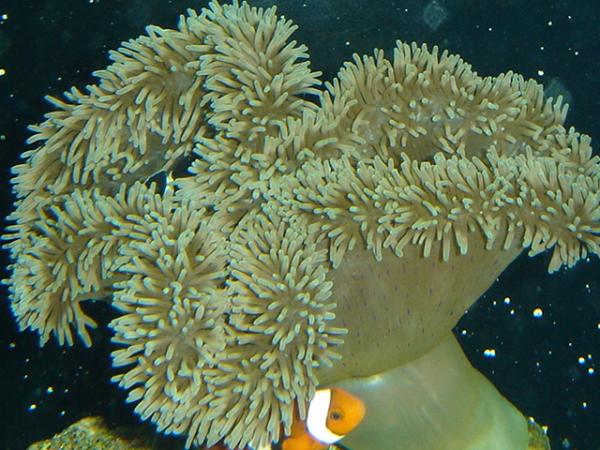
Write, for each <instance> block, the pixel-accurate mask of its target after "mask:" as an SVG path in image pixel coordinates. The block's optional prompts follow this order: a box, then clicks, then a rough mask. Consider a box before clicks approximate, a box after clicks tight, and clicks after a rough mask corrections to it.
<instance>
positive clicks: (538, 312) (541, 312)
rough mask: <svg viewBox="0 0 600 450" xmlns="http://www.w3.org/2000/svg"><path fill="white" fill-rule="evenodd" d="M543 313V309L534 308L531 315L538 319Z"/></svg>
mask: <svg viewBox="0 0 600 450" xmlns="http://www.w3.org/2000/svg"><path fill="white" fill-rule="evenodd" d="M543 315H544V311H542V308H535V309H534V310H533V317H535V318H536V319H539V318H540V317H542V316H543Z"/></svg>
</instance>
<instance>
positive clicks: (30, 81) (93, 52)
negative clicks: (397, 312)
mask: <svg viewBox="0 0 600 450" xmlns="http://www.w3.org/2000/svg"><path fill="white" fill-rule="evenodd" d="M255 3H258V4H260V5H263V6H264V5H270V4H272V3H273V2H270V1H265V0H262V1H259V2H255ZM277 3H278V5H279V8H280V11H281V12H283V13H285V15H286V16H287V17H288V18H291V19H293V20H294V21H295V22H296V23H297V24H299V25H300V27H301V29H300V31H299V32H297V33H296V34H295V38H296V39H298V40H299V41H303V42H305V43H306V44H308V46H309V48H310V53H311V55H312V63H313V67H314V68H317V69H319V70H322V71H323V72H324V73H325V76H324V78H325V79H328V78H331V77H332V76H333V75H334V74H335V72H336V71H337V68H338V67H339V65H340V64H341V63H342V61H345V60H348V59H349V58H350V56H351V54H352V53H353V52H359V53H370V52H371V51H372V49H373V48H374V47H379V48H383V49H385V50H389V49H391V48H393V46H394V42H395V40H396V39H398V38H400V39H402V40H405V41H412V40H415V41H418V42H427V43H428V44H438V45H439V46H440V47H442V48H447V49H449V50H450V51H451V52H455V53H459V54H461V55H462V56H463V58H465V59H466V60H467V61H468V62H470V63H471V64H473V66H474V67H475V69H476V70H477V71H478V72H479V73H480V74H483V75H495V74H497V73H499V72H504V71H507V70H514V71H516V72H520V73H522V74H523V75H525V76H526V77H532V78H535V79H537V80H538V81H540V82H542V83H544V84H545V85H546V86H548V87H549V89H551V90H552V91H553V92H555V93H562V94H563V95H565V96H566V97H567V98H568V99H569V101H570V102H571V105H572V106H571V109H570V112H569V116H568V119H567V122H568V124H570V125H574V126H576V127H577V129H578V130H579V131H581V132H585V133H587V134H590V135H591V136H592V138H593V142H594V143H595V144H594V146H595V150H596V153H598V149H599V147H598V142H599V141H600V121H599V120H598V117H599V115H598V110H599V109H600V81H599V80H600V57H599V56H600V31H599V30H600V27H599V26H598V24H599V23H600V2H599V1H598V0H594V1H581V0H577V1H567V0H550V1H519V0H497V1H493V0H487V1H479V0H472V1H466V0H462V1H459V0H435V1H433V2H427V1H417V0H408V1H389V0H388V1H378V0H370V1H366V0H350V1H349V0H345V1H341V0H304V1H300V0H282V1H279V2H277ZM205 4H206V2H205V1H193V0H186V1H183V0H173V1H165V0H60V1H58V0H20V1H16V0H9V1H7V0H2V1H1V3H0V73H2V69H4V71H5V73H4V74H3V75H0V150H1V153H0V155H1V157H2V159H3V160H2V162H1V167H0V180H1V182H2V186H1V189H2V190H1V194H0V199H1V202H0V203H1V204H0V206H1V208H2V209H1V210H0V216H5V215H6V213H7V212H8V210H9V208H10V203H11V201H12V200H11V197H10V194H9V188H8V181H7V180H8V178H9V168H10V167H11V166H12V165H13V164H14V163H15V162H16V161H17V157H18V154H19V153H20V152H21V151H22V150H23V149H24V148H25V147H24V141H25V139H26V137H27V131H26V126H27V124H29V123H35V122H39V121H40V120H41V116H42V114H43V113H44V112H46V111H47V110H48V105H47V104H46V103H45V102H44V101H43V96H44V95H46V94H53V95H57V94H59V93H61V92H62V91H64V90H66V89H68V88H69V87H70V86H71V85H77V86H79V87H83V86H84V85H85V84H86V83H91V82H93V81H94V80H93V78H92V77H91V72H92V71H93V70H96V69H100V68H102V67H104V66H105V65H106V64H107V59H106V55H107V51H108V50H109V49H111V48H116V47H117V46H118V44H119V42H120V41H122V40H124V39H127V38H130V37H134V36H136V35H138V34H140V33H142V32H143V27H144V25H145V24H148V23H154V24H158V25H161V26H166V27H174V26H175V24H176V21H177V18H178V15H179V14H181V13H183V12H184V11H185V9H186V8H187V7H194V8H195V9H199V8H200V7H202V6H204V5H205ZM388 55H389V53H388ZM1 258H2V267H5V266H6V263H7V261H6V255H4V254H2V255H1ZM548 261H549V255H547V254H543V255H540V256H538V257H536V258H533V259H529V258H527V257H526V256H524V257H521V258H520V259H518V260H517V261H516V262H515V263H514V264H513V265H512V266H511V267H510V268H509V269H508V270H507V271H506V272H505V273H504V274H503V275H502V277H501V278H500V279H499V280H498V282H497V283H496V284H495V285H494V286H493V287H492V288H491V289H490V291H489V292H488V293H487V294H486V295H485V296H484V297H483V298H482V299H481V300H480V301H479V302H478V304H477V305H476V306H475V307H474V308H473V309H472V310H471V311H470V312H469V313H468V314H467V315H466V316H465V318H464V319H463V320H462V321H461V322H460V324H459V326H458V327H457V329H456V332H457V334H458V335H459V337H460V340H461V342H462V343H463V346H464V348H465V351H466V353H467V354H468V356H469V357H470V359H471V361H472V362H473V364H474V365H475V366H476V367H478V368H479V369H480V370H482V371H483V372H484V373H485V374H486V375H487V376H488V377H489V378H490V379H491V380H492V381H493V382H494V383H495V384H496V386H497V387H498V388H499V389H500V391H502V392H503V393H504V394H505V395H507V396H508V397H509V398H510V399H511V400H512V401H513V402H514V403H515V404H516V405H517V406H518V407H519V408H520V409H521V410H522V411H524V412H525V413H526V414H529V415H532V416H535V417H536V419H537V420H538V421H539V422H540V423H542V424H546V425H548V426H549V434H550V437H551V440H552V444H553V448H554V449H579V450H598V449H600V382H599V380H600V364H599V361H600V262H599V261H598V259H597V258H592V259H591V260H590V261H588V262H583V263H580V264H579V265H578V266H577V267H576V268H575V269H572V270H567V271H561V272H560V273H558V274H555V275H553V276H548V275H547V274H546V266H547V263H548ZM3 276H4V277H5V276H6V274H4V275H3ZM507 299H508V300H507ZM92 308H93V309H96V310H97V311H93V314H92V315H93V316H94V317H100V323H101V324H103V323H104V324H105V323H107V322H108V321H109V320H110V318H111V311H110V310H109V309H108V308H106V307H104V306H102V305H94V306H92ZM536 308H541V310H542V316H541V317H535V316H534V314H533V311H534V310H536ZM94 313H96V314H94ZM93 334H94V336H93V340H94V342H95V345H94V347H93V349H92V350H86V349H84V348H82V346H81V345H77V346H76V347H74V348H71V349H66V350H65V349H61V348H58V347H57V346H56V345H55V344H54V343H50V344H49V345H48V346H47V347H46V348H43V349H39V348H38V346H37V338H36V336H34V335H32V334H31V333H25V334H20V333H18V332H17V330H16V327H15V324H14V321H13V320H12V318H11V317H10V312H9V308H8V303H7V301H6V292H5V290H2V291H0V449H6V450H13V449H22V448H25V447H26V445H27V444H28V443H30V442H32V441H34V440H37V439H41V438H44V437H47V436H49V435H51V434H53V433H55V432H58V431H59V430H61V429H63V428H64V427H66V426H67V425H69V424H70V423H72V422H73V421H75V420H77V419H79V418H81V417H84V416H86V415H91V414H93V415H103V416H105V417H107V418H108V419H109V421H110V422H111V423H136V421H137V419H136V418H135V417H134V416H133V415H132V413H131V408H130V407H128V406H127V405H125V403H124V397H125V396H124V393H123V392H122V391H121V390H119V389H118V388H117V387H116V386H114V385H112V384H111V383H110V382H109V378H110V376H111V375H112V374H113V371H112V370H111V368H110V359H109V353H110V349H111V347H110V337H109V334H108V333H107V332H105V331H102V328H101V327H100V330H99V331H98V330H97V331H95V332H94V333H93ZM486 350H488V352H487V354H488V355H489V354H490V352H489V350H494V351H495V357H489V356H486V352H485V351H486ZM355 450H357V449H355ZM358 450H360V449H358ZM391 450H393V449H391ZM507 450H508V449H507Z"/></svg>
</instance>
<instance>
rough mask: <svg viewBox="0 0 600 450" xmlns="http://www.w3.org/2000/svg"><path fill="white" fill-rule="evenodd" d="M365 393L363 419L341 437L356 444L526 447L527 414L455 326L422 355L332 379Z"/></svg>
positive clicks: (449, 449)
mask: <svg viewBox="0 0 600 450" xmlns="http://www.w3.org/2000/svg"><path fill="white" fill-rule="evenodd" d="M335 384H336V386H339V387H342V388H344V389H347V390H348V391H350V392H352V393H354V394H355V395H358V396H359V397H360V398H362V399H363V400H364V401H365V403H366V407H367V414H366V416H365V419H364V421H363V423H361V424H360V426H359V427H358V428H357V429H356V430H354V431H353V432H351V433H350V434H349V435H348V436H347V437H346V438H345V439H344V444H345V445H347V446H348V447H350V448H353V449H360V450H381V449H386V450H508V449H510V450H527V449H528V448H529V432H528V421H527V419H526V418H525V417H524V416H523V415H522V414H521V413H520V412H519V410H517V409H516V408H515V407H514V406H513V405H512V404H511V403H510V402H509V401H508V400H507V399H506V398H505V397H503V396H502V395H501V394H500V393H499V392H498V390H497V389H496V388H495V387H494V385H492V383H491V382H490V381H488V380H487V378H485V377H484V376H483V375H482V374H481V373H480V372H479V371H477V370H476V369H475V368H473V366H471V364H470V363H469V361H468V360H467V358H466V356H465V355H464V353H463V351H462V349H461V347H460V345H459V344H458V342H457V341H456V339H455V338H454V336H453V335H452V334H450V335H449V336H448V337H446V338H445V339H444V340H443V341H442V342H441V344H439V345H438V346H437V347H435V348H434V349H433V350H431V351H430V352H429V353H427V354H426V355H424V356H423V357H421V358H419V359H417V360H415V361H413V362H411V363H409V364H406V365H403V366H400V367H397V368H394V369H391V370H388V371H386V372H383V373H380V374H377V375H373V376H370V377H364V378H352V379H348V380H344V381H341V382H336V383H335Z"/></svg>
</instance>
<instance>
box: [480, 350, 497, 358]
mask: <svg viewBox="0 0 600 450" xmlns="http://www.w3.org/2000/svg"><path fill="white" fill-rule="evenodd" d="M483 356H485V357H486V358H495V357H496V350H495V349H493V348H486V349H485V350H484V351H483Z"/></svg>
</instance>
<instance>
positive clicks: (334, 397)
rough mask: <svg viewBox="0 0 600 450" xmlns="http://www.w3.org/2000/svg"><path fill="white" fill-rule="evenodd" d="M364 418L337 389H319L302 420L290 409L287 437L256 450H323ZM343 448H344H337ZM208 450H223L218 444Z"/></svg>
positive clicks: (354, 401)
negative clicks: (292, 415)
mask: <svg viewBox="0 0 600 450" xmlns="http://www.w3.org/2000/svg"><path fill="white" fill-rule="evenodd" d="M364 416H365V404H364V402H363V401H362V400H361V399H359V398H358V397H355V396H354V395H352V394H350V393H349V392H348V391H346V390H344V389H341V388H336V387H332V388H326V389H319V390H317V392H315V395H314V397H313V398H312V400H311V401H310V403H309V405H308V411H307V413H306V421H302V420H300V418H299V416H298V410H297V408H294V420H293V422H292V429H291V433H290V435H289V436H286V437H285V438H284V439H283V441H282V442H281V443H277V444H274V445H271V444H269V445H267V446H264V447H260V448H258V449H257V450H326V449H328V448H329V447H331V446H335V444H336V443H337V442H338V441H339V440H340V439H342V438H343V437H344V436H345V435H346V434H348V433H349V432H350V431H352V430H353V429H354V428H356V427H357V426H358V424H359V423H360V422H361V421H362V419H363V417H364ZM338 448H344V447H338ZM209 450H227V447H225V446H223V445H222V444H218V445H217V446H215V447H211V448H210V449H209Z"/></svg>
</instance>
